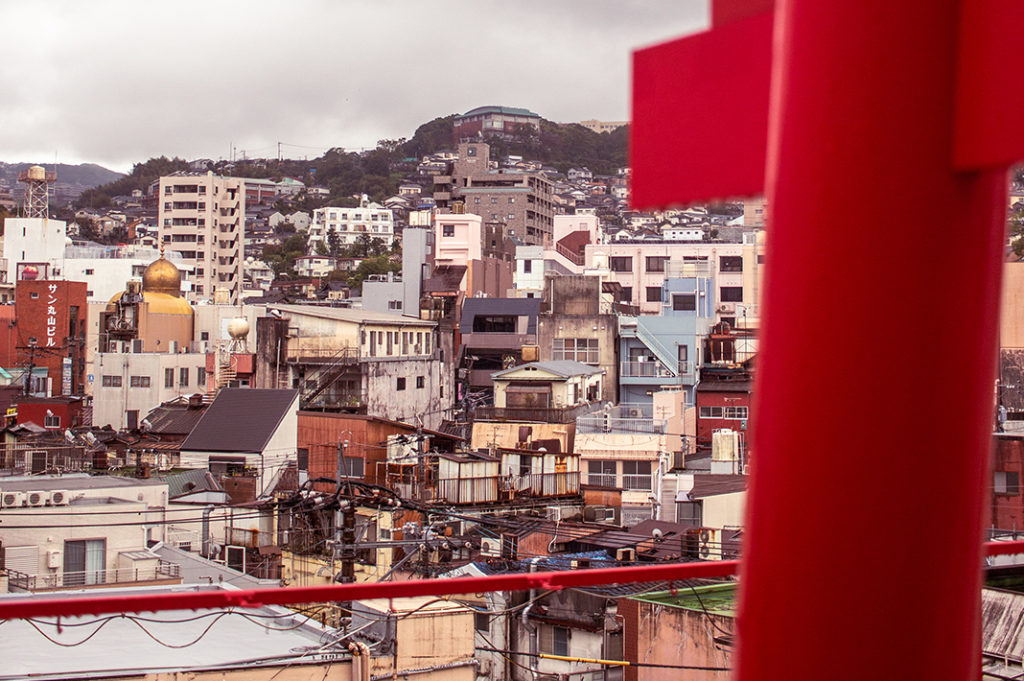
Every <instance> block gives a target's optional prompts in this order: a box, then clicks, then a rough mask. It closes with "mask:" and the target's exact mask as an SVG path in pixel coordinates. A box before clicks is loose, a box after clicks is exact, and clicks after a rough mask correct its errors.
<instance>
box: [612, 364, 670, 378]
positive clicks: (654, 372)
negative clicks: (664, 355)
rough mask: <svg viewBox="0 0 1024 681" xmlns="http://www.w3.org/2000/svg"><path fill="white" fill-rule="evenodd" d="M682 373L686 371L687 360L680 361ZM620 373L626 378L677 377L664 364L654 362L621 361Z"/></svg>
mask: <svg viewBox="0 0 1024 681" xmlns="http://www.w3.org/2000/svg"><path fill="white" fill-rule="evenodd" d="M679 365H680V373H686V369H685V367H686V362H680V363H679ZM619 375H620V376H622V377H625V378H675V376H676V374H673V373H672V372H671V371H669V370H668V369H667V368H666V367H665V365H664V364H662V363H661V362H658V361H654V362H621V363H620V365H619Z"/></svg>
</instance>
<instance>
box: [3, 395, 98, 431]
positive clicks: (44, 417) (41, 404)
mask: <svg viewBox="0 0 1024 681" xmlns="http://www.w3.org/2000/svg"><path fill="white" fill-rule="evenodd" d="M16 402H17V407H18V423H29V422H31V423H34V424H36V425H37V426H42V427H43V428H48V429H50V430H63V429H66V428H75V427H76V426H81V425H88V424H83V423H82V398H80V397H28V396H20V397H18V398H17V401H16Z"/></svg>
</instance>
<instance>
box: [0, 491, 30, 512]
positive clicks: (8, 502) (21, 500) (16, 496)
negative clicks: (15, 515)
mask: <svg viewBox="0 0 1024 681" xmlns="http://www.w3.org/2000/svg"><path fill="white" fill-rule="evenodd" d="M0 502H3V503H2V505H3V507H4V508H20V507H22V506H24V505H25V493H24V492H4V493H3V496H0Z"/></svg>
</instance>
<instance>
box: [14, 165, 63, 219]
mask: <svg viewBox="0 0 1024 681" xmlns="http://www.w3.org/2000/svg"><path fill="white" fill-rule="evenodd" d="M56 180H57V171H55V170H47V169H46V168H43V167H42V166H30V167H29V168H28V169H27V170H23V171H21V172H20V173H18V182H24V183H25V204H24V206H23V207H22V217H25V218H44V219H45V218H48V217H49V196H50V183H51V182H55V181H56Z"/></svg>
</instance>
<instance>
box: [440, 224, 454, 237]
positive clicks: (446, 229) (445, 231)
mask: <svg viewBox="0 0 1024 681" xmlns="http://www.w3.org/2000/svg"><path fill="white" fill-rule="evenodd" d="M441 236H455V225H441Z"/></svg>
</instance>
